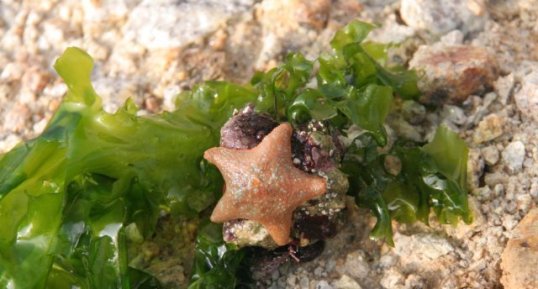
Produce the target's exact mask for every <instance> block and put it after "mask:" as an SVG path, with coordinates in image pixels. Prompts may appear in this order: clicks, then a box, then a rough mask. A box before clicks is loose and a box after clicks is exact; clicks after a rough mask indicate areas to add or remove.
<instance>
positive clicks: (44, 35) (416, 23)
mask: <svg viewBox="0 0 538 289" xmlns="http://www.w3.org/2000/svg"><path fill="white" fill-rule="evenodd" d="M223 3H225V4H223ZM285 4H287V5H288V6H286V5H285ZM354 18H361V19H364V20H367V21H371V22H374V23H377V24H379V26H380V29H379V30H378V31H375V32H374V33H373V34H372V35H371V36H370V39H373V40H377V41H381V42H385V43H387V42H399V43H401V44H400V45H399V46H395V47H394V48H393V49H392V50H391V51H390V53H389V55H390V59H389V61H390V62H392V63H395V64H403V65H408V64H409V62H410V61H411V60H412V61H411V63H412V64H413V65H414V67H417V68H422V69H424V70H423V71H426V73H425V78H423V79H422V80H421V81H423V84H424V85H426V86H423V87H433V88H439V87H441V88H443V87H444V89H445V91H449V93H447V94H446V96H448V97H447V98H448V99H451V102H446V99H444V98H441V99H439V100H438V101H434V103H436V104H437V106H430V104H429V103H430V102H427V103H428V105H423V104H421V103H417V102H405V103H403V104H402V105H401V108H398V112H401V114H400V113H399V114H397V115H391V116H390V118H389V123H390V124H391V126H392V128H389V131H390V133H391V134H392V135H393V136H400V137H406V138H410V139H414V140H418V141H423V140H427V139H429V138H431V137H432V132H433V131H434V129H435V127H436V126H437V125H438V124H440V123H444V124H446V125H448V126H449V127H451V128H452V129H454V130H456V131H458V132H459V133H460V135H461V136H462V137H464V138H465V140H466V141H467V143H468V144H469V147H470V152H471V154H470V158H469V164H468V166H469V170H468V173H469V174H468V176H469V190H470V192H471V194H470V199H469V202H470V206H471V208H472V209H473V212H474V222H473V223H472V224H470V225H463V224H460V225H458V226H456V227H452V226H444V225H440V224H438V223H436V221H435V218H432V219H431V222H430V226H425V225H423V224H415V225H398V224H396V223H395V224H394V230H395V236H394V241H395V244H396V246H395V247H394V248H391V247H388V246H387V245H386V244H384V243H383V242H374V241H371V240H370V239H369V238H368V232H369V230H370V228H371V227H372V225H373V223H374V220H375V219H374V218H373V217H371V214H370V213H369V212H368V211H365V210H359V209H356V208H353V207H352V206H351V205H350V206H351V209H350V210H349V219H350V222H348V224H347V226H346V227H345V228H344V229H343V232H342V233H341V234H338V235H337V236H336V237H335V238H333V239H331V240H330V241H328V242H327V246H326V248H325V251H324V252H323V254H322V255H321V257H320V258H318V259H316V260H315V261H312V262H309V263H305V264H302V265H300V266H296V265H291V266H285V267H282V268H280V270H279V271H278V272H275V273H274V274H273V276H272V278H270V279H269V280H266V282H264V283H263V284H259V285H260V287H262V288H263V287H268V288H326V289H328V288H391V289H392V288H436V289H437V288H439V289H440V288H446V289H448V288H501V286H503V285H502V284H504V286H505V287H506V288H525V287H522V286H527V285H523V284H531V285H528V286H531V287H528V288H536V285H535V284H536V283H528V282H536V279H528V278H527V277H529V278H533V276H528V275H527V274H525V272H528V271H525V270H532V269H533V268H536V263H535V262H536V259H533V258H531V256H534V255H532V254H535V250H534V249H535V248H536V247H535V246H534V245H535V239H532V238H533V237H532V236H531V235H529V234H526V233H522V232H528V230H527V231H525V230H526V229H524V228H525V227H527V228H529V226H531V227H532V226H533V225H532V224H534V225H535V224H536V221H535V219H536V218H535V217H532V216H534V215H531V216H530V217H527V219H526V221H524V222H522V223H521V225H519V226H518V223H520V221H521V219H522V218H523V217H524V216H526V215H527V214H528V212H529V211H530V210H531V209H532V208H534V207H536V204H537V202H538V118H537V115H538V114H536V111H537V110H538V100H537V99H538V95H537V91H538V80H537V79H538V29H537V28H536V25H535V23H536V21H537V20H538V5H536V3H535V2H534V1H532V0H515V1H508V0H458V1H419V0H364V1H359V0H333V1H328V0H315V1H308V2H307V1H300V0H293V1H282V0H264V1H261V0H256V1H255V0H234V1H226V2H223V1H215V0H202V1H168V0H160V1H140V0H114V1H113V0H100V1H94V0H83V1H75V0H43V1H39V2H36V1H29V0H23V1H14V0H4V1H2V2H1V3H0V152H5V151H7V150H9V149H10V148H12V147H13V146H14V145H16V144H17V143H18V142H20V141H21V140H25V139H29V138H32V137H34V136H36V135H37V134H39V133H40V132H41V131H42V130H43V128H44V127H45V125H46V123H47V121H48V120H49V119H50V117H51V115H52V113H53V111H54V110H55V109H56V108H57V106H58V104H59V102H60V101H61V98H62V96H63V94H64V93H65V91H66V88H65V86H64V84H63V83H62V82H61V81H60V80H59V79H58V76H57V75H56V74H55V73H54V72H53V70H52V69H51V65H52V63H53V62H54V59H55V58H56V57H57V56H58V55H60V54H61V52H62V51H63V50H64V49H65V48H66V47H68V46H73V45H76V46H80V47H82V48H83V49H85V50H87V51H88V52H89V53H90V54H91V55H92V56H93V57H94V58H95V60H96V66H97V67H96V70H95V73H94V75H93V79H94V84H95V88H96V90H97V91H98V92H99V93H100V95H101V96H103V98H104V100H105V105H106V109H107V110H109V111H113V110H115V109H117V108H118V107H119V106H120V105H121V104H122V103H123V101H124V100H125V99H126V98H128V97H132V98H134V99H135V102H136V103H137V104H138V105H140V106H141V107H142V108H143V109H144V110H145V111H147V112H149V113H151V112H158V111H161V110H171V109H173V108H174V105H173V103H174V96H175V95H177V93H178V92H180V91H182V90H185V89H188V88H190V87H192V85H194V84H195V83H197V82H200V81H202V80H207V79H228V80H233V81H239V82H246V81H248V79H249V77H250V76H251V75H252V73H253V72H254V71H255V70H256V69H267V68H271V67H273V66H275V65H276V64H278V62H279V61H280V60H282V58H283V57H284V56H285V55H286V53H287V52H289V51H295V50H298V51H301V52H303V53H304V54H305V55H307V57H315V56H316V55H318V54H319V53H320V52H322V51H324V50H326V49H327V46H328V41H329V39H330V38H331V36H332V34H333V33H334V31H335V30H336V29H338V28H339V27H341V26H342V25H343V24H345V23H346V22H348V21H349V20H351V19H354ZM419 47H420V48H419ZM417 50H418V51H417ZM432 55H441V56H436V57H440V58H438V59H442V60H445V59H446V60H447V62H441V63H446V64H443V67H444V68H443V69H439V68H437V67H436V65H435V64H434V63H436V62H434V61H431V59H432V58H431V57H430V58H428V57H426V56H432ZM468 69H471V74H470V76H469V75H468V74H466V73H465V71H466V70H468ZM467 78H469V79H471V80H473V81H470V84H469V85H468V83H467V82H465V81H463V82H462V81H461V80H462V79H463V80H465V79H467ZM432 79H433V80H432ZM469 87H471V88H469ZM431 91H436V90H435V89H432V90H431ZM427 95H428V94H427ZM429 96H435V94H429ZM430 99H431V98H430ZM411 112H413V113H411ZM350 204H351V203H350ZM534 212H535V211H534ZM534 214H535V213H534ZM533 218H534V221H532V220H533ZM529 219H530V220H531V221H528V220H529ZM534 236H535V235H534ZM509 240H510V241H509ZM525 242H526V243H525ZM533 242H534V243H533ZM507 243H508V245H507ZM521 244H528V245H529V246H528V247H526V246H521ZM505 246H506V250H505ZM150 247H151V246H150ZM532 250H534V251H532ZM503 251H505V253H504V254H503ZM533 252H534V253H533ZM501 255H502V256H503V259H502V260H503V261H502V263H501ZM169 260H170V259H169ZM148 262H149V261H148ZM533 262H534V263H533ZM167 264H168V265H167V266H168V268H169V269H170V270H169V273H171V274H175V275H174V276H177V277H176V278H175V280H181V281H176V284H184V282H186V279H187V278H188V276H184V275H185V274H186V273H185V272H186V270H185V268H183V264H181V263H178V262H177V261H174V260H173V259H171V260H170V261H169V263H167ZM503 272H504V273H503ZM534 272H535V271H534ZM501 276H503V277H502V278H501ZM534 277H535V276H534ZM533 280H534V281H533ZM501 281H502V283H501ZM182 282H183V283H182ZM525 282H527V283H525Z"/></svg>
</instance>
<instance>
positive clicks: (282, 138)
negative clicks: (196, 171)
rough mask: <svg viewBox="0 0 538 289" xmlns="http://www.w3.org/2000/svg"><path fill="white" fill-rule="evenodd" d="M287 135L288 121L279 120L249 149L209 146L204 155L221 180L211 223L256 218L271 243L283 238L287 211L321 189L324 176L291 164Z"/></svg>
mask: <svg viewBox="0 0 538 289" xmlns="http://www.w3.org/2000/svg"><path fill="white" fill-rule="evenodd" d="M292 133H293V129H292V127H291V125H290V124H289V123H283V124H281V125H279V126H278V127H276V128H275V129H273V131H271V133H270V134H268V135H267V136H266V137H265V138H264V139H263V140H262V142H261V143H260V144H258V145H257V146H256V147H254V148H252V149H230V148H225V147H215V148H211V149H208V150H207V151H206V152H205V153H204V158H205V159H207V160H208V161H209V162H211V163H213V164H214V165H215V166H217V168H218V169H219V170H220V172H221V173H222V176H223V178H224V182H225V183H226V189H225V191H224V194H223V196H222V198H221V199H220V200H219V202H218V203H217V206H216V207H215V209H214V210H213V214H212V215H211V221H213V222H216V223H220V222H226V221H230V220H234V219H248V220H253V221H257V222H259V223H260V224H262V225H263V226H264V227H265V228H266V229H267V231H268V232H269V234H270V235H271V237H272V238H273V240H274V241H275V243H276V244H277V245H280V246H281V245H285V244H287V243H288V242H289V240H290V231H291V225H292V216H293V211H294V210H295V209H296V208H297V207H298V206H300V205H301V204H303V203H304V202H306V201H308V200H310V199H313V198H315V197H318V196H321V195H323V194H324V193H325V192H326V190H327V186H326V180H325V179H324V178H322V177H319V176H315V175H311V174H308V173H306V172H304V171H302V170H300V169H297V168H296V167H295V166H294V165H293V162H292V154H291V135H292Z"/></svg>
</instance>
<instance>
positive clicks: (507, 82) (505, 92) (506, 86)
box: [493, 73, 515, 104]
mask: <svg viewBox="0 0 538 289" xmlns="http://www.w3.org/2000/svg"><path fill="white" fill-rule="evenodd" d="M514 83H515V77H514V73H510V74H508V75H507V76H504V77H499V78H498V79H497V80H496V81H495V82H494V83H493V86H494V87H495V91H496V92H497V94H498V95H499V100H500V102H501V103H502V104H506V103H507V102H508V97H509V96H510V94H511V93H512V89H513V88H514Z"/></svg>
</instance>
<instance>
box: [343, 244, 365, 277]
mask: <svg viewBox="0 0 538 289" xmlns="http://www.w3.org/2000/svg"><path fill="white" fill-rule="evenodd" d="M344 268H345V270H346V272H347V273H348V274H349V275H351V276H352V277H355V278H364V277H366V276H367V275H368V272H369V271H370V266H368V262H366V260H365V257H364V252H362V251H361V250H357V251H353V252H351V253H349V254H348V255H347V256H346V262H345V264H344Z"/></svg>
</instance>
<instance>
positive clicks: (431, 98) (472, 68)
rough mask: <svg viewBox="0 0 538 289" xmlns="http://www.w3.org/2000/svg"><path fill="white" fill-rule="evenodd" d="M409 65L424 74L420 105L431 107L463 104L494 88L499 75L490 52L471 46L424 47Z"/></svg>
mask: <svg viewBox="0 0 538 289" xmlns="http://www.w3.org/2000/svg"><path fill="white" fill-rule="evenodd" d="M409 64H410V67H411V68H414V69H417V70H418V71H421V72H422V75H423V76H422V78H421V79H420V80H419V83H418V85H419V88H420V90H421V91H422V92H423V93H424V95H423V97H422V98H421V99H420V101H421V102H423V103H427V104H436V105H438V104H442V103H445V102H447V103H461V102H463V101H464V100H465V99H467V97H468V96H469V95H471V94H473V93H479V92H481V91H483V90H484V89H486V88H487V87H490V86H491V85H492V82H493V81H494V80H495V79H496V78H497V74H498V72H497V70H498V69H497V64H496V61H495V59H494V58H493V56H492V55H491V54H489V52H488V51H487V50H486V49H484V48H480V47H473V46H468V45H453V46H443V45H434V46H422V47H420V48H419V49H418V50H417V52H416V53H415V55H414V56H413V59H411V62H410V63H409Z"/></svg>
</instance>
